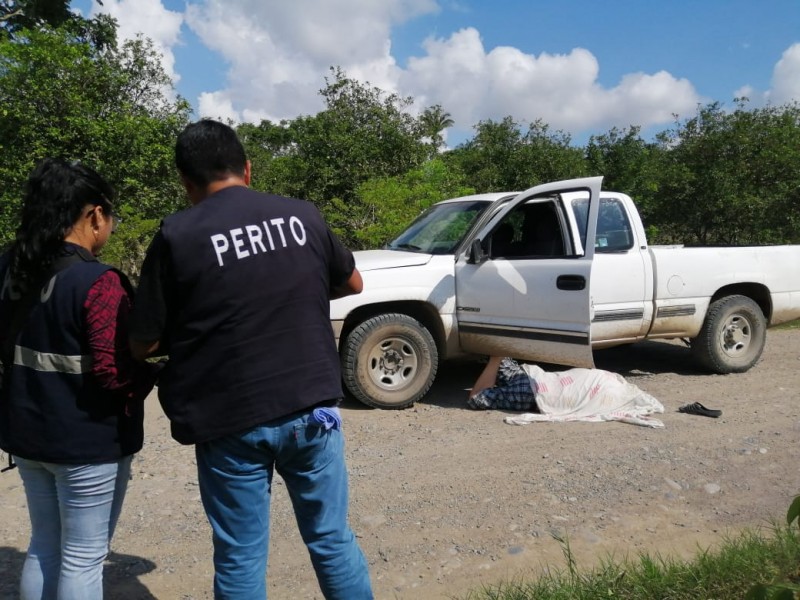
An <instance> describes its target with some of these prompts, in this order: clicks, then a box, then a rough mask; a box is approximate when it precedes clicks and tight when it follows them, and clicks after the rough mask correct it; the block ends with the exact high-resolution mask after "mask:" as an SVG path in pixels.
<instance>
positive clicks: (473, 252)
mask: <svg viewBox="0 0 800 600" xmlns="http://www.w3.org/2000/svg"><path fill="white" fill-rule="evenodd" d="M487 258H488V257H487V255H486V252H485V251H484V249H483V244H482V243H481V240H479V239H474V240H472V243H471V244H470V246H469V253H468V254H467V264H470V265H480V264H482V263H484V262H486V259H487Z"/></svg>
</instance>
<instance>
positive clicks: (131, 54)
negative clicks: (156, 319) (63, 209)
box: [0, 20, 189, 274]
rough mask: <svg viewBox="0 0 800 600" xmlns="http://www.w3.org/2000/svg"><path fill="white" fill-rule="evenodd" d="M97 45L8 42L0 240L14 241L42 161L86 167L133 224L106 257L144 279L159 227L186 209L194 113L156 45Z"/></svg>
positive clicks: (77, 38) (26, 34)
mask: <svg viewBox="0 0 800 600" xmlns="http://www.w3.org/2000/svg"><path fill="white" fill-rule="evenodd" d="M109 24H111V25H113V21H108V20H106V21H101V22H99V23H98V22H93V23H91V24H90V25H89V28H90V29H97V28H101V29H102V28H107V27H108V25H109ZM112 30H113V28H112ZM93 39H94V38H93V32H92V31H87V32H84V33H82V34H81V33H76V31H75V30H74V29H73V28H71V27H62V28H59V29H52V28H49V27H44V26H43V27H41V28H38V29H35V30H22V31H20V32H18V33H17V34H16V35H15V36H14V37H13V38H6V39H0V177H2V179H3V181H4V182H5V185H4V186H3V188H2V189H0V206H2V212H1V213H0V240H1V241H3V242H7V241H8V240H9V239H10V238H11V236H12V235H13V232H14V228H15V223H16V218H17V216H16V215H17V209H18V206H19V202H20V195H21V189H22V185H23V183H24V181H25V179H26V177H27V174H28V173H29V172H30V170H31V169H32V168H33V166H34V165H35V163H36V161H37V160H39V159H41V158H43V157H45V156H60V157H64V158H70V159H80V160H82V161H85V162H86V163H87V164H91V165H92V166H94V167H95V168H97V169H98V170H99V171H100V172H101V173H103V174H104V175H105V176H106V177H108V178H109V180H110V181H111V182H112V183H113V184H114V186H115V187H116V188H117V190H118V192H119V199H118V203H117V210H118V212H120V213H121V214H122V215H123V216H124V217H125V220H126V222H125V223H124V224H123V226H122V227H121V228H119V229H118V232H117V234H116V235H115V236H114V238H113V240H112V243H110V244H109V246H108V249H107V252H108V255H109V256H110V257H111V258H112V259H114V260H115V261H116V262H117V263H118V264H120V266H123V267H125V268H126V270H128V271H134V274H135V271H136V269H137V268H138V261H139V257H140V254H141V250H142V246H144V244H146V243H147V240H148V239H149V236H150V234H151V233H152V230H153V229H154V228H155V227H156V226H157V224H158V221H159V219H160V218H161V217H162V216H163V215H165V214H167V213H169V212H171V211H173V210H174V209H176V208H177V207H178V206H180V205H181V203H182V198H183V193H182V191H181V189H180V185H179V182H178V179H177V177H176V176H175V174H174V168H173V148H174V140H175V137H176V135H177V133H178V131H180V129H182V127H183V126H184V125H185V124H186V123H187V122H188V118H189V105H188V104H187V103H186V102H185V101H184V100H182V99H180V98H174V97H173V96H172V95H171V94H172V92H171V89H170V81H169V78H168V77H167V76H166V74H165V73H164V71H163V70H162V68H161V66H160V61H159V57H158V55H157V54H156V52H155V51H154V50H153V47H152V44H151V43H150V42H149V41H147V40H143V39H137V40H133V41H129V42H126V43H125V44H123V45H122V46H121V47H120V48H117V46H116V44H112V45H97V44H95V43H93V41H92V40H93Z"/></svg>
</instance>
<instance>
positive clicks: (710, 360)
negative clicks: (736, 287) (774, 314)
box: [692, 296, 767, 374]
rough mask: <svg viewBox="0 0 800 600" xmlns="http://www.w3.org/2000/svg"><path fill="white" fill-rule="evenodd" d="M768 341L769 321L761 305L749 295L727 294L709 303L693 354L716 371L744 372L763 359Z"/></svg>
mask: <svg viewBox="0 0 800 600" xmlns="http://www.w3.org/2000/svg"><path fill="white" fill-rule="evenodd" d="M766 340H767V320H766V319H765V318H764V313H763V312H761V308H760V307H759V306H758V304H756V303H755V302H753V300H751V299H750V298H748V297H746V296H726V297H725V298H720V299H719V300H717V301H715V302H712V303H711V306H709V308H708V314H707V315H706V320H705V322H704V323H703V328H702V329H701V330H700V333H699V334H698V336H697V337H696V338H694V339H693V340H692V354H694V356H695V358H696V359H697V360H698V361H699V363H700V364H701V365H702V366H703V367H705V368H706V369H708V370H710V371H712V372H714V373H720V374H726V373H743V372H745V371H747V370H748V369H749V368H750V367H752V366H753V365H755V364H756V363H757V362H758V359H759V358H761V353H762V352H763V351H764V344H765V343H766Z"/></svg>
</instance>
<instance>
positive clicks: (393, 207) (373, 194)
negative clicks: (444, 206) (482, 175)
mask: <svg viewBox="0 0 800 600" xmlns="http://www.w3.org/2000/svg"><path fill="white" fill-rule="evenodd" d="M464 179H465V178H464V175H463V174H462V173H460V172H458V171H456V170H454V169H453V168H452V167H450V166H448V165H447V164H446V163H445V162H444V161H443V160H442V159H441V158H434V159H432V160H430V161H428V162H426V163H424V164H423V165H422V166H420V167H418V168H416V169H412V170H411V171H409V172H408V173H405V174H404V175H399V176H394V177H376V178H373V179H370V180H368V181H366V182H364V183H362V184H361V185H360V186H358V189H357V190H356V195H357V199H358V201H357V202H351V203H344V202H342V201H340V200H338V199H334V201H333V203H332V204H333V206H334V207H335V209H336V210H334V211H330V212H331V216H330V221H331V226H332V228H333V229H334V231H336V233H337V234H338V235H339V236H340V237H341V238H342V239H343V240H345V241H346V243H348V244H349V245H351V246H352V247H354V248H379V247H381V246H383V245H384V244H385V243H386V242H389V241H390V240H392V239H393V238H394V237H396V236H397V235H398V234H399V233H400V232H401V231H402V230H403V229H405V228H406V227H407V226H408V224H409V223H410V222H411V220H412V219H413V218H414V217H415V216H416V215H418V214H419V213H420V212H422V211H423V210H425V209H426V208H428V207H429V206H431V205H432V204H434V203H436V202H439V201H440V200H444V199H446V198H455V197H458V196H465V195H467V194H472V193H474V192H475V190H474V189H472V188H470V187H467V186H466V185H465V183H464Z"/></svg>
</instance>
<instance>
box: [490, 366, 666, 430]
mask: <svg viewBox="0 0 800 600" xmlns="http://www.w3.org/2000/svg"><path fill="white" fill-rule="evenodd" d="M522 368H523V369H525V371H526V372H527V373H528V376H529V377H530V378H531V382H532V386H533V388H534V392H536V404H537V406H538V407H539V410H540V411H541V414H537V413H523V414H520V415H514V416H509V417H506V418H505V419H504V420H505V422H506V423H510V424H512V425H527V424H529V423H536V422H542V421H544V422H551V423H552V422H565V421H590V422H599V421H621V422H623V423H632V424H633V425H642V426H644V427H664V423H662V422H661V421H660V420H658V419H656V418H654V417H651V416H650V415H652V414H655V413H663V412H664V406H663V405H662V404H661V403H660V402H659V401H658V400H656V399H655V398H654V397H653V396H651V395H650V394H648V393H647V392H645V391H643V390H641V389H639V388H638V387H636V386H635V385H633V384H632V383H628V382H627V381H626V380H625V379H624V378H623V377H622V376H621V375H618V374H617V373H611V372H609V371H603V370H600V369H570V370H568V371H558V372H547V371H543V370H542V369H541V368H540V367H538V366H536V365H529V364H524V365H522Z"/></svg>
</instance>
